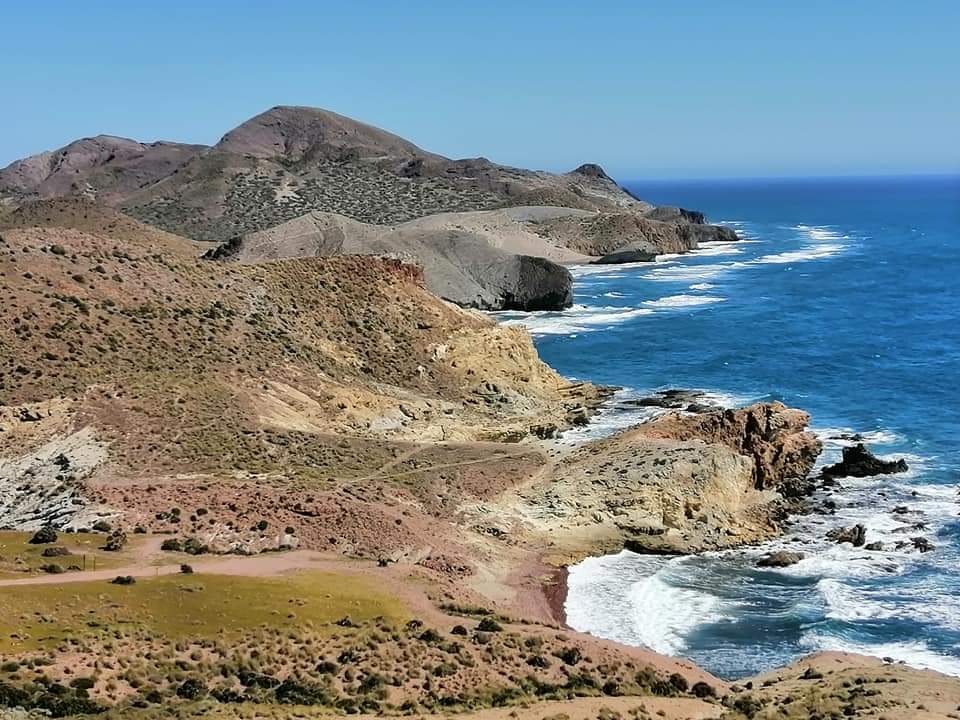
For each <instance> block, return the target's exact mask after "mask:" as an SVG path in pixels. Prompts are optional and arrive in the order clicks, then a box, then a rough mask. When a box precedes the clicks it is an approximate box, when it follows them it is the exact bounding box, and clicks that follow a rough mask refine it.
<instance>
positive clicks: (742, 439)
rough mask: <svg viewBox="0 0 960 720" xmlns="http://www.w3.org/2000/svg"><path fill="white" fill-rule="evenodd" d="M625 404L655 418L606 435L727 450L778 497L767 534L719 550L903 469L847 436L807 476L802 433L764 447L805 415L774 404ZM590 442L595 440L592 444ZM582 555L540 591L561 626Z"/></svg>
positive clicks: (846, 532)
mask: <svg viewBox="0 0 960 720" xmlns="http://www.w3.org/2000/svg"><path fill="white" fill-rule="evenodd" d="M630 404H632V405H635V406H637V407H642V408H653V409H656V410H657V411H658V412H659V413H662V414H661V415H659V416H657V417H653V418H649V419H646V420H643V421H641V422H640V423H639V424H637V425H634V426H632V427H629V428H626V429H624V430H620V431H615V432H613V433H612V435H611V436H610V437H617V436H623V435H626V434H628V433H634V434H640V435H645V436H648V437H652V438H669V439H671V440H688V439H691V438H696V439H698V440H703V441H706V442H721V443H724V444H727V445H732V446H733V447H735V448H737V450H738V451H739V452H741V453H742V454H744V455H745V456H749V457H752V458H753V461H754V473H753V479H754V482H755V483H756V486H757V488H758V489H764V488H775V489H776V490H777V491H778V492H779V494H780V495H781V498H780V499H779V500H778V501H777V506H778V510H777V511H776V512H775V515H776V519H777V523H776V524H775V528H774V529H773V531H772V532H771V533H770V534H768V535H766V536H764V537H760V538H744V539H743V540H741V539H740V538H739V537H737V540H736V541H735V542H733V543H731V544H728V545H726V547H727V548H729V549H737V548H746V547H750V546H756V545H758V544H759V543H762V542H765V541H767V540H770V539H773V538H774V537H777V536H779V535H782V534H784V533H785V532H787V530H788V529H789V527H790V526H791V525H792V524H793V521H794V520H795V519H796V518H797V517H798V516H803V515H809V514H814V513H819V514H824V515H829V514H831V513H832V512H833V511H834V510H833V505H834V503H833V502H832V501H831V500H829V499H827V498H826V497H824V496H821V494H820V493H818V491H819V490H823V489H826V488H833V487H835V486H836V485H837V480H838V479H841V478H844V477H864V476H872V475H878V474H892V473H899V472H904V471H906V469H907V464H906V462H905V461H904V460H903V459H897V460H890V461H886V460H880V459H878V458H877V457H876V456H874V455H873V454H872V453H871V452H870V451H869V450H868V449H867V448H866V447H865V445H864V444H863V443H862V442H860V440H861V439H862V438H860V437H859V436H856V435H853V436H851V437H850V438H849V439H851V440H855V441H856V444H855V445H852V446H850V447H847V448H844V449H843V453H842V455H843V457H842V459H841V461H840V462H838V463H836V464H834V465H829V466H825V467H823V468H822V469H821V470H820V471H818V472H816V473H814V472H812V471H813V466H814V462H815V461H816V458H817V456H818V455H819V454H820V451H821V449H822V447H821V444H820V442H819V441H818V440H816V441H811V439H810V438H809V437H803V436H800V437H799V439H798V438H790V439H787V440H784V439H783V437H780V439H779V443H778V444H776V445H771V443H770V439H771V436H773V437H776V433H777V432H779V431H783V430H784V429H787V428H797V427H803V426H805V425H806V423H807V422H808V421H809V416H807V415H806V414H804V413H802V412H801V411H793V410H787V409H786V408H778V407H776V406H773V407H762V406H761V408H762V410H761V409H760V408H758V407H757V406H751V407H748V408H744V409H740V410H737V409H732V408H724V407H720V406H719V405H718V404H717V403H716V402H715V401H713V400H711V399H710V398H709V397H708V396H707V395H706V394H705V393H703V392H702V391H697V390H684V389H669V390H662V391H657V392H655V393H652V394H650V395H647V396H644V397H642V398H638V399H636V400H631V401H630ZM791 413H792V414H791ZM780 415H782V416H783V417H780ZM602 440H603V438H601V441H602ZM594 442H597V441H596V440H594ZM894 512H900V513H901V514H902V515H906V514H908V512H909V509H908V508H907V507H906V506H904V507H898V508H897V509H895V511H894ZM918 529H922V528H918ZM642 534H643V535H645V536H646V535H649V536H651V538H656V537H657V536H658V535H659V532H658V531H656V530H654V529H652V528H646V527H645V528H643V529H642ZM826 537H827V539H829V540H831V541H834V542H837V543H850V544H852V545H853V546H854V547H864V548H865V549H866V550H874V551H876V550H882V549H883V546H882V543H873V544H871V543H867V542H866V531H865V529H864V527H863V526H862V525H857V526H855V527H850V528H844V527H838V528H835V529H834V530H832V531H830V532H829V533H828V534H827V536H826ZM906 546H911V547H913V548H915V549H916V550H917V551H919V552H929V551H930V550H933V549H934V548H933V545H932V544H931V543H930V542H929V540H926V539H925V538H923V537H914V538H911V539H910V540H909V541H904V542H903V543H901V544H900V545H898V549H899V548H901V547H906ZM622 548H623V549H627V550H633V551H635V552H640V553H654V554H668V555H687V554H697V553H699V552H702V551H703V550H715V549H718V548H717V547H715V546H705V547H696V546H693V547H690V546H688V547H677V546H671V545H668V544H667V545H665V544H660V543H658V542H657V541H655V540H652V539H648V538H646V537H645V538H644V539H643V541H642V542H637V541H635V540H629V539H627V540H626V541H625V542H624V544H623V546H622ZM617 551H618V547H617V545H616V544H614V545H612V546H610V547H608V548H607V552H617ZM590 554H593V553H590ZM601 554H602V553H601ZM584 556H585V554H584V553H582V552H577V551H576V550H574V551H573V555H572V556H571V557H570V562H568V563H566V564H564V565H561V566H560V567H557V568H556V569H555V570H554V571H553V572H551V573H550V574H549V577H548V579H545V581H544V583H543V585H542V586H541V587H542V592H543V595H544V598H545V599H546V602H547V605H548V606H549V608H550V614H551V617H552V619H553V620H554V621H555V622H556V623H558V624H560V625H563V626H567V617H566V607H565V605H566V598H567V595H568V592H569V588H568V584H567V581H568V578H569V570H568V568H569V566H570V565H572V564H576V563H577V562H579V561H580V560H581V559H582V557H584ZM803 558H804V553H802V552H794V551H787V550H779V551H774V552H770V553H768V554H767V555H765V556H763V557H761V558H760V559H759V560H758V561H757V562H756V565H757V566H758V567H773V568H776V567H787V566H790V565H793V564H796V563H797V562H799V561H800V560H802V559H803ZM554 559H555V558H554ZM567 627H568V626H567Z"/></svg>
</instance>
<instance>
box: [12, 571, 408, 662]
mask: <svg viewBox="0 0 960 720" xmlns="http://www.w3.org/2000/svg"><path fill="white" fill-rule="evenodd" d="M0 594H2V599H3V608H4V612H3V613H2V614H0V655H2V654H7V653H20V652H30V651H37V650H43V649H50V648H54V647H57V646H58V645H60V644H61V643H63V642H64V641H65V640H67V639H68V638H74V639H75V640H78V641H82V640H83V639H84V638H90V639H95V638H99V637H107V636H114V637H115V636H116V634H117V633H118V632H121V633H123V634H125V635H127V636H133V635H138V634H145V635H147V636H149V637H152V638H159V639H167V640H173V641H176V640H181V639H188V638H189V639H199V638H213V637H223V636H234V637H239V636H242V635H244V634H245V633H247V632H249V631H251V630H254V629H257V628H259V627H269V628H271V629H275V628H276V629H284V628H297V627H301V626H303V625H305V624H307V623H310V624H312V625H313V626H314V628H315V629H317V630H320V631H322V630H323V626H324V625H326V624H329V625H330V628H331V632H333V631H334V629H336V630H338V631H342V628H340V627H339V626H335V625H333V624H332V623H334V622H336V621H337V620H339V619H341V618H343V617H344V616H347V615H349V616H350V617H351V618H352V619H353V620H355V621H363V620H369V619H372V618H375V617H379V616H383V617H385V618H390V619H394V620H398V621H402V620H405V619H407V617H408V613H407V611H406V609H405V608H404V606H403V605H402V604H401V603H400V602H399V601H397V600H396V599H395V598H392V597H390V596H389V595H387V594H385V593H384V592H382V590H381V589H379V588H375V587H373V585H372V583H370V582H368V581H365V580H362V579H359V578H353V577H347V576H343V575H336V574H331V573H314V572H304V573H297V574H294V575H288V576H283V577H276V578H252V577H238V576H230V575H204V574H202V573H198V574H196V575H189V576H187V575H166V576H162V577H156V578H144V579H139V578H138V580H137V582H136V584H134V585H126V586H121V585H112V584H110V583H109V582H106V581H97V582H82V583H81V582H75V583H65V584H63V585H24V586H18V587H17V586H14V587H5V588H2V589H0Z"/></svg>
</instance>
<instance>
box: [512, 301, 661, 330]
mask: <svg viewBox="0 0 960 720" xmlns="http://www.w3.org/2000/svg"><path fill="white" fill-rule="evenodd" d="M652 312H653V310H651V309H649V308H629V307H626V308H618V307H593V306H586V305H576V306H574V307H573V308H571V309H570V310H565V311H562V312H553V311H543V312H533V313H527V314H525V315H523V316H520V317H510V318H508V319H506V320H503V324H504V325H523V326H525V327H526V328H527V329H528V330H529V331H530V333H531V334H532V335H572V334H575V333H581V332H591V331H594V330H602V329H604V328H608V327H611V326H613V325H617V324H619V323H623V322H627V321H628V320H630V319H632V318H635V317H640V316H642V315H649V314H651V313H652Z"/></svg>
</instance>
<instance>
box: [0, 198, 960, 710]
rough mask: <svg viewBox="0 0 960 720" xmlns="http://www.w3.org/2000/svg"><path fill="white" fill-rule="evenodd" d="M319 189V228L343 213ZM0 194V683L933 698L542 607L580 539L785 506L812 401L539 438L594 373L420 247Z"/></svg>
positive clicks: (500, 703)
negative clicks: (588, 438) (219, 241)
mask: <svg viewBox="0 0 960 720" xmlns="http://www.w3.org/2000/svg"><path fill="white" fill-rule="evenodd" d="M554 210H555V209H554ZM516 212H517V213H520V214H521V215H524V216H525V217H528V218H529V217H530V215H529V214H527V213H528V211H526V210H517V211H516ZM551 213H553V211H551V212H547V213H546V215H543V216H540V220H543V221H546V220H547V219H548V216H552V215H551ZM575 216H576V213H574V214H572V215H570V216H569V217H575ZM328 219H329V218H328ZM332 219H336V220H337V222H338V223H340V224H341V225H334V226H332V228H333V229H332V230H331V231H330V232H331V233H332V235H331V236H330V237H327V236H326V235H324V236H323V237H324V238H326V240H325V241H330V242H335V241H338V240H337V238H336V237H335V232H334V230H336V228H337V227H340V228H341V229H343V228H346V227H348V225H349V223H353V222H355V221H350V220H347V219H344V218H332ZM488 220H489V219H488ZM448 221H449V220H444V219H443V218H433V219H432V220H431V221H430V222H434V223H438V227H437V228H435V229H439V230H442V229H444V228H447V226H446V225H445V224H444V223H446V222H448ZM500 221H503V222H506V220H503V218H501V219H500V220H497V222H500ZM512 221H516V217H514V219H513V220H512ZM491 222H493V221H492V220H491ZM3 223H4V225H3V226H2V227H0V528H11V530H4V531H0V591H2V594H3V598H4V608H5V611H6V612H5V613H4V614H2V616H0V660H2V662H0V713H2V712H4V710H3V707H4V706H20V707H24V708H30V709H31V712H32V713H33V712H35V714H26V715H25V714H24V713H23V712H21V711H13V712H14V716H15V717H18V718H29V719H30V720H33V718H40V717H45V716H49V715H54V716H73V715H78V714H89V713H103V714H104V716H105V717H117V718H120V717H151V716H157V717H161V716H167V717H168V716H170V715H171V714H178V715H180V716H183V717H185V716H188V715H189V716H192V717H220V716H223V717H236V716H245V715H251V716H253V715H256V716H267V717H276V718H287V717H292V716H294V715H296V716H298V717H313V716H318V715H324V714H325V715H330V714H332V713H351V714H364V715H366V716H369V717H373V716H374V715H375V714H388V715H401V714H402V715H407V714H411V713H417V714H422V715H424V716H432V717H441V716H446V715H449V714H451V713H456V712H465V711H470V712H475V713H477V714H478V715H480V716H482V717H485V718H490V720H494V718H496V719H498V720H505V719H506V718H507V717H523V718H529V719H530V720H542V718H543V717H550V716H552V715H556V714H558V713H563V714H566V715H568V716H569V717H571V718H573V717H576V718H583V719H584V720H587V719H588V718H589V719H591V720H592V719H593V718H599V719H600V720H615V719H616V718H617V717H635V718H637V719H638V720H639V719H640V718H645V717H664V718H677V719H679V718H691V717H702V718H707V717H714V718H715V717H726V718H730V719H731V720H732V719H734V718H736V719H737V720H739V719H740V718H741V717H797V718H799V717H813V716H814V713H820V714H821V715H822V716H829V717H832V716H833V715H834V714H836V713H843V715H844V716H857V715H862V716H876V712H877V711H879V710H884V711H886V710H889V711H890V712H891V713H894V714H895V713H897V712H900V711H903V712H916V713H917V714H915V715H912V716H916V717H925V716H927V715H924V714H922V712H926V711H922V712H921V710H920V707H921V706H923V707H927V708H931V709H934V710H935V711H936V712H940V711H941V710H942V709H943V708H946V707H947V706H948V705H947V703H948V702H950V701H952V700H953V698H954V697H955V696H956V691H957V683H956V682H955V681H953V680H950V679H947V678H943V677H941V676H935V675H931V674H928V673H918V672H916V671H911V670H909V669H905V668H890V667H888V666H885V665H882V664H881V665H879V666H877V665H876V664H873V663H872V662H871V661H866V660H864V659H862V658H859V659H858V658H847V659H846V660H845V664H844V665H843V666H842V668H841V667H840V666H838V665H831V666H830V667H828V668H823V669H822V670H816V672H814V671H810V672H808V671H807V669H806V667H807V665H806V664H804V663H802V664H798V665H797V666H796V667H791V668H787V669H785V670H784V671H783V672H782V673H779V674H777V675H776V677H772V678H771V679H769V682H768V680H767V679H764V680H763V683H762V686H761V687H759V689H758V690H756V691H753V690H748V689H746V690H745V689H743V688H738V687H735V686H731V685H729V684H728V683H725V682H723V681H721V680H719V679H717V678H714V677H711V676H710V675H709V674H708V673H705V672H703V671H702V670H700V669H698V668H696V667H694V666H693V665H692V664H690V663H688V662H686V661H683V660H677V659H672V658H665V657H662V656H658V655H656V654H654V653H651V652H648V651H645V650H642V649H638V648H625V647H622V646H618V645H616V644H615V643H611V642H606V641H601V640H597V639H596V638H591V637H589V636H586V635H581V634H579V633H575V632H573V631H570V630H569V629H566V628H563V627H561V625H562V621H563V611H562V603H563V594H564V587H563V582H562V579H563V571H562V565H564V564H565V563H568V562H571V561H574V560H577V559H579V558H582V557H584V556H585V555H586V554H589V553H594V552H604V551H609V550H617V549H619V548H622V547H623V546H624V545H625V544H627V545H629V546H631V547H634V548H636V549H638V550H642V551H646V552H658V551H664V550H668V551H682V552H693V551H697V550H703V549H716V548H721V547H730V546H735V545H738V544H741V543H743V542H750V541H755V540H759V539H763V538H767V537H772V536H774V535H776V533H777V532H778V531H779V527H778V523H779V521H780V519H781V517H782V500H783V498H782V497H780V495H779V494H778V492H777V490H778V488H780V487H781V486H782V485H783V483H784V482H789V481H791V480H792V479H793V478H795V477H798V476H803V475H805V474H806V473H807V472H808V471H809V469H810V466H811V465H812V463H813V461H814V459H815V457H816V454H817V452H818V450H819V445H818V443H817V441H816V439H815V437H813V436H812V435H811V434H810V433H808V432H806V431H805V426H806V423H807V421H808V418H807V416H806V415H805V414H803V413H798V412H796V411H790V410H788V409H786V408H784V407H783V406H782V405H779V404H776V403H772V404H765V405H757V406H752V407H750V408H745V409H743V410H740V411H723V410H710V411H709V412H706V413H704V414H703V415H701V416H696V417H692V416H689V415H667V416H664V417H663V418H661V419H660V420H658V421H656V422H653V423H650V424H648V425H647V426H641V427H640V428H636V429H632V430H627V431H624V432H622V433H620V434H618V435H616V436H614V437H611V438H608V439H606V440H601V441H596V442H590V443H583V444H581V445H580V446H579V447H577V448H570V447H565V446H563V445H557V444H552V443H548V442H541V441H540V440H539V439H540V438H545V439H546V438H552V437H555V435H556V434H557V433H558V432H559V431H563V430H564V429H566V428H568V427H569V426H571V425H579V424H583V423H585V422H586V421H587V419H588V418H589V416H590V414H591V413H592V412H593V410H594V409H595V407H596V405H597V403H598V402H599V400H600V399H601V396H602V393H601V391H600V390H598V389H597V388H594V387H592V386H590V385H586V384H576V383H570V382H567V381H565V380H563V379H562V378H560V377H559V376H558V375H557V374H556V373H555V372H553V371H552V370H551V369H550V368H548V367H547V366H546V365H544V364H543V363H542V362H541V361H540V360H539V358H538V357H537V354H536V352H535V350H534V348H533V345H532V343H531V342H530V338H529V336H527V334H526V333H525V332H524V331H522V330H520V329H516V328H503V327H498V326H496V325H495V324H493V323H492V322H490V321H489V320H488V319H486V318H484V317H482V316H480V315H478V314H475V313H472V312H469V311H465V310H462V309H460V308H458V307H455V306H452V305H450V304H447V303H445V302H443V301H441V300H439V299H438V298H436V297H435V296H434V295H433V294H431V293H430V292H428V291H427V290H426V289H425V288H424V280H423V276H422V274H421V271H420V269H419V268H418V267H417V266H413V265H409V264H406V263H404V262H402V261H401V260H399V259H393V258H376V257H369V256H368V257H360V256H342V257H319V258H318V257H305V258H292V259H291V258H275V259H274V261H273V262H269V263H258V264H240V263H215V262H209V261H205V260H200V259H198V257H197V247H196V245H195V244H194V243H193V242H191V241H187V240H184V239H182V238H178V237H176V236H173V235H170V234H168V233H164V232H162V231H157V230H153V229H151V228H149V227H145V226H143V225H141V224H139V223H137V222H136V221H134V220H132V219H130V218H127V217H125V216H122V215H119V214H118V213H116V212H115V211H112V210H109V209H104V208H101V207H97V206H95V205H91V204H90V203H88V202H86V201H82V200H76V199H68V200H55V201H41V202H37V203H32V204H27V205H24V206H22V207H21V208H19V209H18V210H17V211H15V212H14V213H9V214H7V215H6V217H5V219H4V220H3ZM447 229H449V228H447ZM514 230H515V232H517V233H519V234H518V235H517V236H516V237H517V238H519V239H517V242H520V241H522V242H524V243H535V242H540V241H542V237H541V236H539V235H538V234H536V233H533V232H532V231H530V229H529V228H520V229H519V230H517V229H514ZM378 232H379V231H378ZM538 238H539V239H538ZM315 240H316V238H314V237H313V236H311V238H310V242H313V241H315ZM339 241H340V242H345V239H340V240H339ZM39 528H45V529H44V532H43V533H41V536H42V537H43V538H45V539H46V542H43V543H40V544H37V543H35V542H31V539H34V540H35V539H36V538H35V537H34V538H31V533H32V531H35V530H37V529H39ZM69 530H82V531H83V532H75V533H72V532H68V531H69ZM51 531H52V532H53V535H54V536H55V537H50V534H51ZM117 578H119V579H117ZM225 618H226V619H229V622H228V623H227V622H225V621H224V619H225ZM105 658H111V659H108V660H105ZM114 659H115V660H114ZM805 662H806V661H805ZM809 662H810V664H811V665H814V667H815V668H817V667H821V666H820V665H817V664H816V663H818V662H820V661H818V660H811V661H809ZM817 673H820V674H821V675H819V676H818V674H817ZM833 673H836V674H835V675H834V674H833ZM849 678H853V679H852V680H851V679H849ZM891 678H895V679H896V682H897V683H898V686H897V688H896V690H897V691H899V692H897V693H893V692H890V691H889V690H890V688H889V686H888V683H890V682H893V681H894V680H892V679H891ZM851 683H853V685H852V687H853V688H854V690H855V688H857V687H861V686H862V685H864V684H867V683H869V684H870V689H871V690H872V689H873V686H874V685H876V687H877V688H878V689H879V690H880V692H878V693H871V694H868V693H865V692H860V691H856V692H855V691H854V690H852V689H851ZM880 683H883V685H882V686H881V685H880ZM745 685H746V683H745ZM757 685H758V686H760V680H758V681H757ZM747 687H750V686H747ZM930 688H935V693H934V694H931V692H930V690H929V689H930ZM758 713H762V714H758ZM804 713H806V714H804ZM871 714H872V715H871ZM929 716H930V717H949V715H946V716H943V715H929Z"/></svg>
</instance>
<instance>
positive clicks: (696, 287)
mask: <svg viewBox="0 0 960 720" xmlns="http://www.w3.org/2000/svg"><path fill="white" fill-rule="evenodd" d="M715 287H716V285H714V284H712V283H694V284H693V285H691V286H690V289H691V290H711V289H713V288H715Z"/></svg>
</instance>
